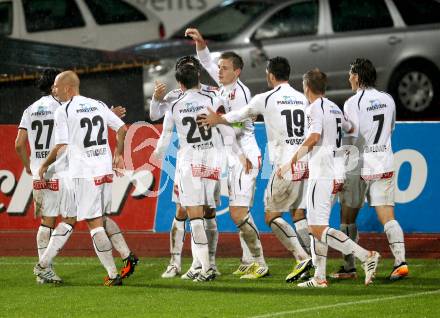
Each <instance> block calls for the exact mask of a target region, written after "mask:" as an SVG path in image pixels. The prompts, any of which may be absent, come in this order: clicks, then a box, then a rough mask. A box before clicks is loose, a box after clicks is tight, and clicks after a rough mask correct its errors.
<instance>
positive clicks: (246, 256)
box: [238, 231, 254, 265]
mask: <svg viewBox="0 0 440 318" xmlns="http://www.w3.org/2000/svg"><path fill="white" fill-rule="evenodd" d="M238 237H239V238H240V246H241V250H242V251H243V254H242V256H241V260H240V262H241V264H244V265H250V264H252V263H253V262H254V258H253V257H252V254H251V251H250V250H249V247H248V246H247V244H246V242H245V241H244V239H243V233H242V232H241V231H240V232H238Z"/></svg>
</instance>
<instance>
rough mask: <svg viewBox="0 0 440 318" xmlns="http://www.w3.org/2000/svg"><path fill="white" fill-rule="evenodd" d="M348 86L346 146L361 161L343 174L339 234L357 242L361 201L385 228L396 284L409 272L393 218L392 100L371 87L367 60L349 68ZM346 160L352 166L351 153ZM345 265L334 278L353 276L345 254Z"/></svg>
mask: <svg viewBox="0 0 440 318" xmlns="http://www.w3.org/2000/svg"><path fill="white" fill-rule="evenodd" d="M349 82H350V85H351V89H352V90H353V91H354V92H356V94H355V95H354V96H352V97H350V98H349V99H348V100H347V101H346V103H345V105H344V113H345V115H346V116H347V118H348V119H349V120H350V121H352V122H353V123H354V125H355V129H354V131H353V132H352V133H351V134H349V135H348V137H347V138H346V143H347V144H349V145H353V146H355V147H357V149H358V153H359V156H360V160H359V162H358V165H357V166H356V167H355V168H354V169H352V170H351V171H347V180H346V184H345V185H344V191H343V192H342V193H341V194H340V200H341V205H342V212H341V231H345V232H348V233H349V234H350V237H351V238H356V237H357V236H358V234H357V227H356V223H355V222H356V217H357V215H358V212H359V210H360V208H362V206H363V204H364V200H365V196H366V197H367V200H368V202H369V204H370V206H372V207H374V208H375V210H376V214H377V217H378V218H379V221H380V222H381V223H382V224H383V226H384V231H385V233H386V235H387V238H388V242H389V246H390V249H391V252H392V253H393V255H394V268H393V269H392V271H391V274H390V276H389V279H390V280H392V281H393V280H398V279H400V278H403V277H406V276H407V275H408V273H409V270H408V265H407V263H406V260H405V243H404V236H403V231H402V228H401V227H400V225H399V223H398V222H397V221H396V219H395V217H394V187H395V175H394V165H393V159H394V156H393V151H392V147H391V135H392V133H393V131H394V125H395V116H396V108H395V104H394V100H393V98H392V97H391V96H390V95H388V94H387V93H384V92H379V91H378V90H376V89H375V88H374V86H375V82H376V69H375V67H374V65H373V64H372V63H371V61H369V60H367V59H363V58H358V59H356V60H355V61H354V62H353V63H352V64H351V67H350V72H349ZM349 156H350V157H352V158H350V160H351V161H354V162H355V161H356V160H357V158H356V157H355V158H353V154H352V153H350V155H349ZM344 259H345V264H344V265H343V266H342V267H341V269H340V270H339V271H338V272H337V273H334V274H333V275H332V276H333V277H334V278H352V277H356V268H355V263H354V260H353V258H352V256H350V255H346V256H344Z"/></svg>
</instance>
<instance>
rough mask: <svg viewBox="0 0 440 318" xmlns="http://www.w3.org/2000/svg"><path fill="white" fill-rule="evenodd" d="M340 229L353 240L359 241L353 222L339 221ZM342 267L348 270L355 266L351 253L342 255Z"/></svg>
mask: <svg viewBox="0 0 440 318" xmlns="http://www.w3.org/2000/svg"><path fill="white" fill-rule="evenodd" d="M340 230H341V232H342V233H345V234H346V235H347V236H348V237H349V238H350V239H351V240H352V241H353V242H356V243H357V242H358V241H359V233H358V229H357V226H356V224H355V223H350V224H344V223H341V226H340ZM342 256H343V257H344V268H345V270H347V271H348V270H350V269H353V268H356V264H355V258H354V255H353V254H349V255H344V254H342Z"/></svg>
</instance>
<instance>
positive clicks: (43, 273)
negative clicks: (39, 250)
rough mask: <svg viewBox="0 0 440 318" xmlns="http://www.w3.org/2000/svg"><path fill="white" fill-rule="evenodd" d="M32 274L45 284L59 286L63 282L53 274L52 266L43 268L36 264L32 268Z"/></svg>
mask: <svg viewBox="0 0 440 318" xmlns="http://www.w3.org/2000/svg"><path fill="white" fill-rule="evenodd" d="M34 274H35V275H36V276H38V277H39V278H40V279H42V280H44V282H45V283H54V284H59V283H62V282H63V280H62V279H61V278H60V277H59V276H58V275H57V274H56V273H55V271H54V270H53V268H52V266H49V267H46V268H44V267H41V266H40V264H38V263H37V264H36V265H35V266H34Z"/></svg>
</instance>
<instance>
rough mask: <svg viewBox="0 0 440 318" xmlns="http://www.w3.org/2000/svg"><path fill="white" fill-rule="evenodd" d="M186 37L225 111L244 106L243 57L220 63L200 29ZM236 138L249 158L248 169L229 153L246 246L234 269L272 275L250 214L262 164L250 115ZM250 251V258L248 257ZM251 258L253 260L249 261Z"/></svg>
mask: <svg viewBox="0 0 440 318" xmlns="http://www.w3.org/2000/svg"><path fill="white" fill-rule="evenodd" d="M185 36H189V37H191V38H192V39H193V40H194V41H195V43H196V50H197V56H198V58H199V60H200V62H201V64H202V66H203V67H204V68H205V69H206V70H207V71H208V73H209V75H210V76H211V77H212V78H213V79H214V80H215V82H216V83H217V85H219V93H220V96H221V97H222V99H223V100H224V102H225V110H226V113H228V112H230V111H232V110H239V109H241V108H243V107H244V106H245V105H246V104H247V103H248V102H249V100H250V98H251V93H250V91H249V89H248V88H247V87H246V86H245V85H244V84H243V83H242V82H241V81H240V78H239V77H240V74H241V71H242V69H243V60H242V58H241V57H240V56H239V55H238V54H236V53H234V52H224V53H222V54H221V55H220V59H219V61H218V65H217V64H216V63H215V62H214V60H213V59H212V57H211V54H210V52H209V49H208V47H207V46H206V42H205V40H204V39H203V37H202V35H201V34H200V32H199V31H198V30H197V29H187V30H186V31H185ZM232 127H233V128H234V131H235V133H236V138H237V141H238V143H239V144H240V147H241V148H242V149H243V151H244V153H245V157H246V158H247V161H248V163H247V165H248V168H247V170H250V173H245V171H244V170H246V168H245V167H243V165H242V164H241V162H240V160H239V159H238V157H237V156H236V155H235V154H234V153H231V152H230V153H228V189H229V211H230V215H231V218H232V220H233V221H234V223H235V224H236V225H237V227H238V230H239V237H240V241H241V245H242V246H244V248H243V256H244V257H242V264H240V266H239V267H238V269H237V270H236V271H235V272H234V274H235V275H240V276H241V278H243V279H257V278H261V277H264V276H266V275H268V274H269V268H268V266H267V264H266V262H265V260H264V256H263V248H262V245H261V242H260V237H259V233H258V230H257V227H256V225H255V223H254V221H253V219H252V215H251V214H250V211H249V210H250V208H251V207H252V205H253V200H254V193H255V183H256V178H257V175H258V171H259V169H260V166H261V153H260V149H259V148H258V145H257V141H256V140H255V132H254V130H255V129H254V124H253V122H252V119H250V118H247V119H245V120H243V121H241V122H237V123H234V124H233V126H232ZM249 254H250V255H251V257H249ZM249 259H251V260H252V261H250V262H249Z"/></svg>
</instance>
